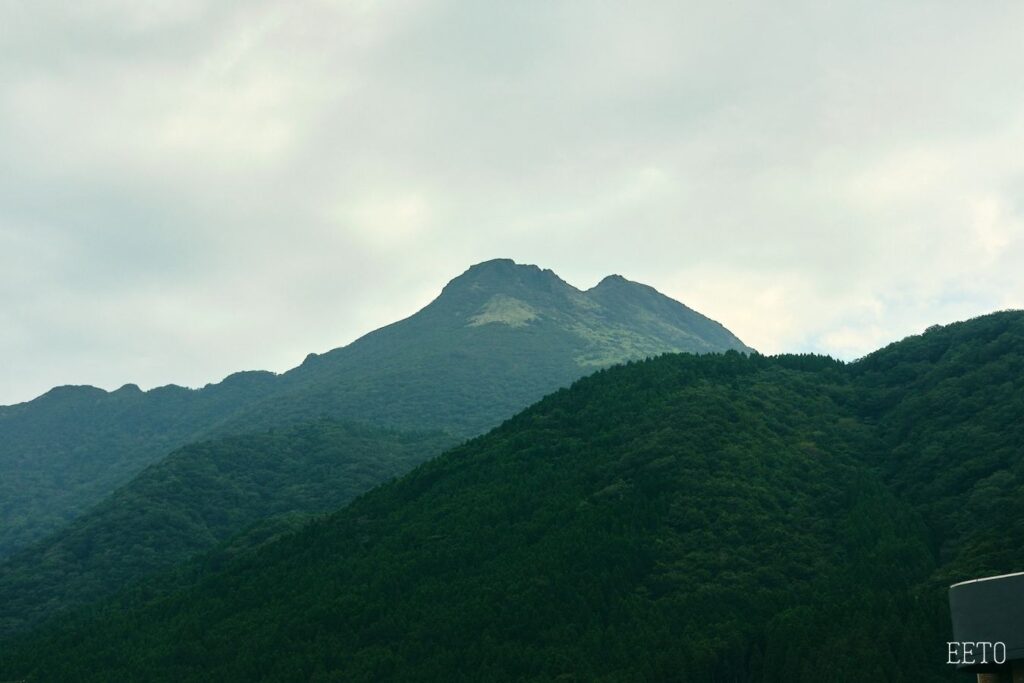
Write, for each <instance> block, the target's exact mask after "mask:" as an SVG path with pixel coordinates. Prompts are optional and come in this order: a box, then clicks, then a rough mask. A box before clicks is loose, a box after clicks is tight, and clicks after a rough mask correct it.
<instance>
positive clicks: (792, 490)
mask: <svg viewBox="0 0 1024 683" xmlns="http://www.w3.org/2000/svg"><path fill="white" fill-rule="evenodd" d="M853 399H854V397H853V395H852V393H851V391H850V387H849V386H847V382H846V379H845V373H844V371H843V370H842V368H841V366H839V365H838V364H836V363H833V362H831V361H827V360H824V359H808V358H786V359H775V360H773V359H765V358H761V357H753V358H746V357H743V356H741V355H739V354H727V355H724V356H704V357H693V356H669V357H663V358H660V359H657V360H654V361H649V362H645V363H640V364H634V365H630V366H628V367H621V368H615V369H612V370H609V371H605V372H601V373H599V374H598V375H596V376H594V377H591V378H588V379H586V380H583V381H581V382H578V383H577V384H576V385H575V386H574V387H573V388H572V389H570V390H566V391H561V392H558V393H557V394H555V395H553V396H551V397H549V398H548V399H546V400H544V401H542V402H541V403H540V404H538V405H536V406H534V407H533V408H531V409H529V410H527V411H525V412H524V413H522V414H520V415H519V416H517V417H516V418H514V419H513V420H511V421H509V422H508V423H506V424H505V425H503V426H502V427H500V428H499V429H497V430H495V431H493V432H491V433H490V434H488V435H487V436H484V437H481V438H479V439H476V440H474V441H472V442H469V443H467V444H465V445H463V446H461V447H459V448H457V449H455V450H453V451H450V452H449V453H447V454H446V455H444V456H442V457H441V458H438V459H436V460H434V461H432V462H430V463H427V464H426V465H423V466H421V467H420V468H418V469H417V470H415V471H414V472H413V473H412V474H410V475H409V476H407V477H405V478H403V479H402V480H400V481H398V482H396V483H393V484H389V485H386V486H384V487H381V488H379V489H376V490H375V491H373V492H371V493H370V494H368V495H366V496H364V497H362V498H360V499H358V500H357V501H355V503H354V504H353V505H351V506H350V507H348V508H346V509H345V510H343V511H341V512H340V513H338V514H336V515H333V516H331V517H329V518H327V519H326V520H324V521H320V522H316V523H314V524H312V525H311V526H309V527H307V528H305V529H304V530H303V531H301V532H300V533H298V534H296V535H294V536H289V537H286V538H284V539H282V540H280V541H278V542H275V543H271V544H269V545H267V546H265V547H264V548H262V549H261V550H259V551H257V552H256V553H254V554H252V555H250V556H245V557H242V558H239V559H237V560H235V561H233V562H229V563H228V566H227V568H226V569H224V570H223V571H218V572H212V573H209V574H207V575H205V576H204V577H203V578H202V579H201V580H200V581H198V582H197V583H196V584H194V585H193V586H191V587H189V588H188V589H185V590H183V591H181V592H178V593H176V594H174V595H172V596H170V597H158V598H155V599H151V600H149V601H148V602H145V601H144V602H142V603H140V604H137V605H135V606H134V607H133V608H131V609H128V610H123V609H121V607H122V605H121V603H109V605H108V607H107V608H96V609H95V610H94V611H92V612H89V613H85V614H83V615H81V616H80V617H79V620H80V621H74V620H71V621H68V622H67V623H65V624H63V625H62V626H61V627H56V628H54V629H51V630H50V631H48V632H46V633H45V634H43V635H36V636H35V637H33V638H30V639H28V640H24V641H22V642H21V643H20V644H12V645H11V646H10V647H8V648H6V654H4V655H2V657H3V659H2V660H0V671H2V673H3V674H4V675H7V676H13V675H23V674H25V673H30V672H31V673H33V674H34V676H35V678H36V679H38V680H56V679H60V678H66V679H75V680H81V681H88V680H111V679H138V678H144V679H147V680H175V681H180V680H211V679H216V680H256V679H261V678H265V679H284V680H327V679H329V678H330V679H333V677H339V678H341V679H344V680H378V679H380V678H382V677H388V676H391V677H396V678H417V679H422V680H431V679H432V680H457V679H459V678H462V679H465V680H507V679H513V678H524V677H526V678H534V679H540V680H554V679H555V678H557V677H559V676H569V677H570V679H573V678H575V679H577V680H593V679H600V678H605V679H638V678H640V679H648V680H693V681H705V680H737V679H738V680H750V679H757V680H779V681H782V680H785V681H793V680H808V681H809V680H815V681H817V680H824V679H828V680H851V679H854V678H860V679H863V678H870V677H872V676H876V677H878V676H888V678H889V680H922V678H921V674H920V669H919V668H918V669H915V668H914V667H916V666H917V665H918V664H922V663H924V664H923V665H927V664H928V663H929V662H931V661H932V659H930V658H929V655H931V654H932V653H929V652H922V651H921V644H922V643H923V642H925V643H927V642H930V640H931V639H932V637H940V636H938V635H936V634H934V633H932V632H931V631H930V630H929V629H931V628H933V623H932V622H931V621H929V620H928V619H925V618H919V617H917V615H916V610H918V607H917V606H916V605H915V604H914V603H913V601H912V599H911V598H910V597H909V596H910V595H911V592H910V588H911V587H912V586H914V585H916V584H917V583H919V582H920V581H922V580H923V577H926V576H928V575H929V574H930V573H931V572H932V571H933V569H934V567H933V564H932V556H931V554H930V552H929V549H928V546H927V543H926V540H927V534H926V533H925V530H924V529H923V527H922V526H921V524H920V523H919V522H918V521H917V520H916V518H915V517H914V515H913V514H912V513H910V511H909V510H908V509H907V508H906V507H905V506H904V505H902V504H901V503H899V502H898V501H897V500H895V499H894V498H893V496H892V495H891V494H890V493H889V492H888V491H887V490H886V489H884V488H883V487H882V486H881V485H880V484H879V483H878V481H877V480H876V479H875V478H874V477H873V476H872V474H871V473H870V471H868V470H867V469H866V468H864V467H863V466H862V465H861V464H860V460H859V458H860V457H862V455H863V454H865V453H867V454H871V455H872V456H874V457H877V454H876V452H877V451H878V449H879V448H880V447H881V444H879V443H878V442H877V440H876V439H875V438H874V436H873V433H872V430H870V429H866V428H865V427H864V426H862V425H861V424H860V423H858V421H857V420H855V419H853V418H852V417H851V414H850V411H849V409H848V406H849V405H850V404H851V403H852V402H853ZM54 654H59V656H53V655H54ZM715 677H717V678H715Z"/></svg>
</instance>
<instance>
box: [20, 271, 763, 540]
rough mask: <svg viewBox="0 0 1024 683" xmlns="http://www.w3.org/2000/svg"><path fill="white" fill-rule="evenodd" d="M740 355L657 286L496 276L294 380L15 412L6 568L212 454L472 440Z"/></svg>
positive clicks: (81, 399) (250, 375)
mask: <svg viewBox="0 0 1024 683" xmlns="http://www.w3.org/2000/svg"><path fill="white" fill-rule="evenodd" d="M728 349H741V350H748V349H747V347H745V346H744V345H743V344H742V342H740V341H739V340H738V339H737V338H736V337H735V336H733V335H732V334H731V333H730V332H728V331H727V330H726V329H725V328H723V327H722V326H721V325H719V324H718V323H715V322H713V321H711V320H709V319H707V318H705V317H704V316H702V315H700V314H698V313H696V312H694V311H692V310H690V309H689V308H686V307H685V306H683V305H682V304H679V303H678V302H675V301H673V300H671V299H669V298H667V297H665V296H663V295H661V294H658V293H657V292H656V291H654V290H653V289H651V288H649V287H645V286H643V285H639V284H636V283H631V282H629V281H627V280H624V279H622V278H620V277H611V278H607V279H605V280H604V281H602V282H601V284H599V285H598V286H597V287H595V288H593V289H591V290H588V291H585V292H584V291H580V290H578V289H576V288H574V287H572V286H571V285H569V284H567V283H565V282H564V281H562V280H561V279H559V278H558V276H557V275H555V274H554V273H552V272H551V271H549V270H541V269H540V268H537V267H536V266H525V265H518V264H516V263H514V262H512V261H509V260H496V261H488V262H486V263H481V264H478V265H476V266H473V267H472V268H470V269H469V270H468V271H467V272H465V273H464V274H462V275H461V276H459V277H457V278H455V279H454V280H452V281H451V282H450V283H448V285H447V286H445V288H444V290H443V291H442V292H441V294H440V296H438V297H437V299H435V300H434V301H433V302H432V303H430V304H429V305H428V306H427V307H426V308H424V309H423V310H421V311H420V312H418V313H416V314H415V315H413V316H411V317H409V318H407V319H405V320H402V321H400V322H397V323H394V324H392V325H389V326H387V327H384V328H382V329H379V330H377V331H375V332H371V333H370V334H368V335H366V336H364V337H362V338H360V339H359V340H357V341H355V342H353V343H352V344H349V345H348V346H345V347H343V348H340V349H335V350H334V351H330V352H328V353H325V354H322V355H315V354H313V355H310V356H309V357H308V358H307V359H306V361H305V362H304V363H302V365H301V366H299V367H297V368H295V369H293V370H291V371H289V372H286V373H284V374H281V375H275V374H273V373H268V372H244V373H239V374H236V375H232V376H230V377H228V378H227V379H226V380H224V381H223V382H221V383H220V384H214V385H209V386H207V387H204V388H202V389H199V390H189V389H183V388H181V387H175V386H168V387H162V388H159V389H154V390H152V391H148V392H142V391H140V390H139V389H138V387H135V386H134V385H128V386H126V387H123V388H121V389H119V390H118V391H115V392H111V393H107V392H105V391H102V390H100V389H96V388H93V387H61V388H57V389H54V390H52V391H51V392H49V393H47V394H45V395H43V396H41V397H40V398H38V399H36V400H34V401H30V402H28V403H23V404H19V405H16V406H8V407H0V558H3V557H5V556H8V555H10V554H11V553H13V552H14V551H15V550H17V549H18V548H23V547H25V546H26V545H28V544H29V543H31V542H32V541H33V540H36V539H39V538H41V537H42V536H44V535H46V534H48V533H50V532H52V531H54V530H55V529H59V528H60V527H62V526H63V525H65V524H67V523H68V522H69V521H70V520H72V519H74V518H75V517H77V516H78V515H80V514H82V513H83V512H84V511H85V510H87V509H89V508H90V507H91V506H92V505H94V504H96V503H98V502H99V501H101V500H102V499H103V498H104V497H105V496H107V495H108V494H109V493H111V492H112V491H113V490H114V489H115V488H117V487H118V486H120V485H122V484H124V483H126V482H127V481H128V480H129V479H131V477H132V476H134V475H135V474H137V473H138V472H139V471H141V470H142V469H143V468H144V467H146V466H147V465H149V464H151V463H153V462H156V461H157V460H159V459H160V458H161V457H163V456H164V455H166V454H167V453H168V452H170V451H171V450H173V449H175V448H178V447H181V446H184V445H185V444H187V443H190V442H193V441H196V440H199V439H205V438H211V437H215V436H224V435H230V434H242V433H248V432H253V431H259V430H265V429H267V428H269V427H271V426H279V427H280V426H286V425H289V424H296V423H301V422H307V421H310V420H315V419H319V418H321V417H328V418H335V419H341V420H346V421H362V422H368V423H372V424H377V425H382V426H388V427H397V428H402V429H412V430H443V431H447V432H450V433H452V434H454V435H458V436H470V435H474V434H478V433H481V432H483V431H485V430H486V429H488V428H490V427H492V426H494V425H496V424H498V423H499V422H500V421H501V420H503V419H505V418H507V417H509V416H511V415H513V414H514V413H515V412H516V411H517V410H521V409H522V408H524V407H526V406H527V405H529V404H530V403H532V402H534V401H536V400H537V399H539V398H540V397H542V396H543V395H545V394H547V393H549V392H551V391H553V390H555V389H557V388H559V387H561V386H565V385H567V384H569V383H570V382H572V381H573V380H574V379H576V378H578V377H581V376H582V375H585V374H587V373H589V372H591V371H593V370H595V369H597V368H599V367H603V366H606V365H610V364H613V363H617V362H622V361H625V360H629V359H636V358H642V357H645V356H649V355H657V354H660V353H665V352H671V351H697V352H707V351H725V350H728Z"/></svg>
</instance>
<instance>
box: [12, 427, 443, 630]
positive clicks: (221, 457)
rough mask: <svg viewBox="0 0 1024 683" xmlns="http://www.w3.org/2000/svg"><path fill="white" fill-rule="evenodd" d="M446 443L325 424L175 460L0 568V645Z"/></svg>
mask: <svg viewBox="0 0 1024 683" xmlns="http://www.w3.org/2000/svg"><path fill="white" fill-rule="evenodd" d="M453 444H454V439H453V438H452V437H450V436H447V435H443V434H425V433H415V434H407V433H400V432H395V431H386V430H382V429H377V428H370V427H365V426H357V425H352V424H337V423H332V422H316V423H312V424H303V425H298V426H292V427H288V428H284V429H279V430H273V431H271V432H269V433H259V434H251V435H244V436H231V437H225V438H221V439H217V440H212V441H207V442H200V443H197V444H193V445H189V446H186V447H184V448H182V449H180V450H178V451H175V452H174V453H172V454H171V455H169V456H168V457H166V458H164V459H163V460H162V461H160V462H159V463H157V464H155V465H152V466H150V467H149V468H147V469H146V470H144V471H143V472H142V473H141V474H140V475H139V476H138V477H136V478H135V479H134V480H133V481H132V482H130V483H129V484H127V485H126V486H124V487H123V488H121V489H119V490H118V491H116V492H115V493H114V494H113V495H111V496H110V497H109V498H107V499H106V500H105V501H103V502H102V503H101V504H99V505H97V506H96V507H95V508H93V509H92V510H90V511H89V512H87V513H86V514H84V515H83V516H81V517H79V518H78V519H77V520H75V521H74V522H72V523H71V525H70V526H68V528H66V529H63V530H61V531H60V532H58V533H56V534H54V535H52V536H50V537H48V538H46V539H45V540H43V541H40V542H38V543H36V544H34V545H32V546H30V547H29V548H26V549H24V550H22V551H20V552H18V553H16V554H15V555H14V556H12V557H10V558H8V559H7V560H6V561H4V562H2V563H0V636H3V635H5V634H8V633H11V632H14V631H17V630H21V629H23V628H24V627H26V626H28V625H31V624H33V623H35V622H37V621H38V620H40V619H42V618H44V617H46V616H49V615H51V614H55V613H57V612H60V611H62V610H66V609H68V608H72V607H75V606H80V605H83V604H87V603H89V602H91V601H93V600H96V599H97V598H99V597H103V596H105V595H109V594H111V593H113V592H116V591H117V590H118V589H120V588H122V587H124V586H125V585H127V584H129V583H131V582H133V581H136V580H138V579H140V578H141V577H144V576H146V575H147V574H150V573H152V572H155V571H158V570H161V569H168V568H170V567H172V566H174V565H175V564H177V563H180V562H182V561H183V560H186V559H188V558H189V557H191V556H192V555H194V554H196V553H198V552H201V551H203V550H208V549H210V548H212V547H214V546H216V545H217V544H219V543H221V542H223V541H225V540H227V539H229V538H230V537H232V536H233V535H235V534H238V533H239V532H241V531H243V530H246V529H247V528H249V527H251V526H252V525H254V524H257V523H267V522H269V521H271V520H272V519H274V518H279V517H286V518H288V522H289V524H288V525H287V526H288V527H291V526H294V524H293V523H294V522H296V521H297V520H296V519H295V518H296V516H299V515H310V514H316V513H323V512H328V511H331V510H334V509H337V508H338V507H340V506H341V505H343V504H345V503H347V502H348V501H350V500H351V499H352V498H354V497H356V496H357V495H359V494H361V493H363V492H365V491H367V490H368V489H370V488H373V487H374V486H376V485H377V484H379V483H381V482H384V481H387V480H388V479H390V478H392V477H396V476H399V475H402V474H405V473H406V472H408V471H409V470H410V469H412V468H413V467H414V466H416V465H418V464H420V463H421V462H423V461H425V460H427V459H428V458H431V457H433V456H435V455H437V454H438V453H440V452H441V451H442V450H444V449H445V448H446V447H449V446H452V445H453Z"/></svg>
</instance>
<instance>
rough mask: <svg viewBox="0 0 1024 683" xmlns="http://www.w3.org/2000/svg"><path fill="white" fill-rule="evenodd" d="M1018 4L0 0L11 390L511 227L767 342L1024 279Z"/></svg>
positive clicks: (489, 252) (299, 347)
mask: <svg viewBox="0 0 1024 683" xmlns="http://www.w3.org/2000/svg"><path fill="white" fill-rule="evenodd" d="M1022 34H1024V3H1021V2H1019V0H1014V1H1012V2H1000V1H998V0H992V1H987V2H983V3H974V2H963V1H962V0H957V1H955V2H952V1H950V2H944V1H941V0H926V1H921V2H914V1H907V0H899V1H896V2H893V1H885V2H881V1H879V2H865V1H863V0H857V1H852V0H851V1H849V2H822V1H821V0H808V1H807V2H774V3H766V2H761V1H753V0H751V1H749V2H723V1H722V0H715V1H710V2H700V3H695V2H679V1H678V0H675V1H666V2H649V1H644V0H639V1H637V0H631V1H630V2H600V1H598V0H587V1H586V2H557V1H553V0H543V1H539V2H531V1H522V0H518V1H516V2H478V1H476V0H463V1H462V2H441V1H434V0H423V1H419V0H395V1H393V2H373V1H371V0H355V1H350V2H346V1H336V2H329V1H326V0H323V1H299V0H282V1H280V2H277V1H274V2H245V3H232V2H227V1H225V0H215V1H210V2H206V1H204V0H149V1H143V0H123V1H122V0H83V1H82V2H74V3H68V2H55V1H50V0H33V1H32V2H15V1H14V0H0V403H14V402H18V401H23V400H27V399H29V398H32V397H34V396H36V395H38V394H40V393H42V392H43V391H45V390H46V389H48V388H49V387H51V386H54V385H59V384H95V385H98V386H101V387H104V388H107V389H113V388H116V387H118V386H120V385H122V384H124V383H127V382H135V383H138V384H140V385H141V386H142V387H143V388H149V387H152V386H157V385H161V384H166V383H171V382H174V383H178V384H184V385H188V386H201V385H203V384H205V383H207V382H211V381H218V380H220V379H221V378H223V377H224V376H225V375H226V374H228V373H230V372H232V371H235V370H240V369H252V368H263V369H271V370H277V371H282V370H285V369H287V368H289V367H291V366H294V365H296V364H298V363H299V362H300V361H301V360H302V358H303V357H304V356H305V355H306V354H307V353H308V352H311V351H317V352H320V351H324V350H327V349H330V348H333V347H337V346H341V345H343V344H346V343H348V342H350V341H351V340H353V339H354V338H356V337H358V336H360V335H361V334H363V333H365V332H367V331H370V330H372V329H374V328H376V327H379V326H381V325H383V324H386V323H388V322H391V321H393V320H395V319H398V318H401V317H404V316H407V315H409V314H411V313H413V312H414V311H416V310H417V309H418V308H420V307H422V306H423V305H425V304H426V303H428V302H429V301H430V300H431V299H432V298H433V297H434V296H436V294H437V293H438V292H439V291H440V289H441V287H442V286H443V285H444V283H445V282H447V281H448V280H449V279H451V278H452V277H454V276H456V275H458V274H459V273H460V272H462V271H463V270H465V268H466V267H467V266H468V265H470V264H472V263H475V262H479V261H482V260H486V259H489V258H494V257H510V258H514V259H516V260H517V261H519V262H526V263H536V264H538V265H540V266H542V267H546V268H551V269H553V270H554V271H555V272H557V273H559V274H560V275H561V276H562V277H563V278H564V279H566V280H568V281H569V282H570V283H572V284H574V285H576V286H578V287H581V288H586V287H590V286H592V285H594V284H595V283H596V282H597V281H598V280H599V279H600V278H601V277H602V276H603V275H606V274H609V273H620V274H622V275H625V276H626V277H628V278H630V279H633V280H638V281H642V282H645V283H647V284H650V285H653V286H655V287H657V288H658V289H659V290H661V291H662V292H664V293H666V294H668V295H670V296H672V297H674V298H676V299H679V300H680V301H683V302H684V303H686V304H688V305H690V306H691V307H693V308H696V309H697V310H699V311H701V312H703V313H705V314H707V315H709V316H710V317H712V318H714V319H716V320H719V321H720V322H722V323H723V324H725V325H726V326H727V327H729V328H730V329H731V330H733V331H734V332H735V333H736V334H737V335H739V336H740V337H741V338H742V339H743V340H744V341H745V342H747V343H748V344H751V345H752V346H754V347H756V348H757V349H759V350H761V351H763V352H769V353H770V352H780V351H818V352H826V353H831V354H833V355H836V356H840V357H843V358H855V357H858V356H860V355H863V354H864V353H866V352H868V351H871V350H873V349H874V348H876V347H878V346H881V345H883V344H885V343H888V342H889V341H892V340H895V339H898V338H900V337H902V336H905V335H907V334H912V333H916V332H920V331H921V330H923V329H924V328H925V327H926V326H928V325H930V324H932V323H936V322H950V321H953V320H958V319H963V318H967V317H971V316H974V315H978V314H982V313H986V312H989V311H992V310H995V309H1000V308H1011V307H1022V306H1024V49H1022V48H1021V42H1020V40H1021V38H1020V37H1021V35H1022Z"/></svg>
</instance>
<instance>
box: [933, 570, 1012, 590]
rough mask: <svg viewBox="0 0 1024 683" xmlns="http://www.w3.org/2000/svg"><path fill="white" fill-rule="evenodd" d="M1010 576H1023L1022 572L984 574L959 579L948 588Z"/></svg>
mask: <svg viewBox="0 0 1024 683" xmlns="http://www.w3.org/2000/svg"><path fill="white" fill-rule="evenodd" d="M1011 576H1024V572H1013V573H1012V574H1000V575H999V576H986V577H985V578H983V579H969V580H967V581H961V582H960V583H954V584H953V585H951V586H950V588H956V587H957V586H963V585H964V584H967V583H979V582H981V581H994V580H996V579H1007V578H1009V577H1011Z"/></svg>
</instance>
